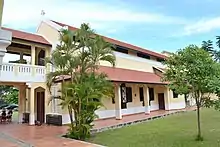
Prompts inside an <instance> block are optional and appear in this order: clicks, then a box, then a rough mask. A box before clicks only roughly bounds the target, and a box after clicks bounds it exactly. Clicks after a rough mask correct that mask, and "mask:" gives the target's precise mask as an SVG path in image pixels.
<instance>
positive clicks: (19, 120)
mask: <svg viewBox="0 0 220 147" xmlns="http://www.w3.org/2000/svg"><path fill="white" fill-rule="evenodd" d="M21 93H22V92H21V88H20V87H19V93H18V123H22V121H23V114H22V112H23V110H22V108H23V106H22V97H21V96H22V94H21Z"/></svg>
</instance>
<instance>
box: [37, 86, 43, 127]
mask: <svg viewBox="0 0 220 147" xmlns="http://www.w3.org/2000/svg"><path fill="white" fill-rule="evenodd" d="M35 103H36V107H35V108H36V109H35V112H36V115H35V116H36V118H35V120H36V121H39V122H41V123H44V122H45V89H43V88H42V87H38V88H36V89H35Z"/></svg>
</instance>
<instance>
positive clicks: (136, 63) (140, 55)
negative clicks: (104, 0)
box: [0, 20, 186, 125]
mask: <svg viewBox="0 0 220 147" xmlns="http://www.w3.org/2000/svg"><path fill="white" fill-rule="evenodd" d="M64 27H65V28H68V29H70V30H72V31H75V30H77V28H75V27H72V26H69V25H65V24H62V23H59V22H55V21H51V20H44V21H42V22H41V23H40V24H39V26H38V28H37V33H36V34H31V33H27V32H22V31H17V30H12V29H8V28H3V29H4V30H6V31H9V32H12V43H11V45H10V46H9V47H7V53H11V54H18V55H20V60H19V62H16V63H2V66H1V68H0V71H1V73H0V84H1V85H12V86H15V87H17V88H18V89H19V121H20V122H21V121H22V118H23V113H28V114H29V124H30V125H33V124H34V121H35V120H38V121H41V122H45V120H46V119H45V118H46V114H61V115H62V120H63V124H66V123H69V122H70V120H69V115H68V111H67V110H62V109H61V107H60V106H59V100H56V99H53V100H52V101H51V102H50V101H49V100H50V98H51V96H58V95H59V92H58V91H59V89H60V83H55V84H54V85H53V87H52V95H51V94H50V92H49V91H48V88H47V86H46V74H47V73H48V72H50V71H51V68H50V66H47V65H45V64H44V62H43V60H44V59H45V57H49V56H50V53H51V51H52V50H53V49H55V48H56V46H57V44H58V43H59V35H60V34H59V31H60V29H62V28H64ZM103 37H104V36H103ZM104 39H105V40H106V41H108V42H110V43H112V44H114V45H115V46H116V49H115V51H114V54H115V56H116V66H115V67H114V68H113V67H111V66H110V64H108V63H106V62H101V63H100V71H101V72H104V73H106V74H107V75H108V77H109V79H110V80H111V81H112V82H113V83H114V87H115V96H114V98H106V99H103V104H104V107H102V108H100V109H99V110H98V111H97V112H96V113H97V115H98V116H99V119H106V118H113V117H114V118H116V119H123V116H124V115H131V114H137V113H146V114H150V113H151V111H156V110H160V109H162V110H173V109H182V108H185V106H186V105H185V98H184V96H183V95H177V94H176V93H175V92H173V91H172V90H170V89H169V88H168V87H167V83H164V82H162V81H161V76H162V74H163V72H164V69H165V68H166V67H165V66H164V65H163V64H162V63H161V62H162V61H163V60H164V59H165V58H166V56H165V55H163V54H159V53H156V52H153V51H149V50H146V49H143V48H140V47H137V46H134V45H131V44H128V43H124V42H121V41H117V40H114V39H111V38H108V37H104ZM24 55H25V56H29V57H30V58H31V63H30V64H27V63H26V62H21V61H23V56H24Z"/></svg>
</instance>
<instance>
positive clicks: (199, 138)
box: [196, 104, 203, 141]
mask: <svg viewBox="0 0 220 147" xmlns="http://www.w3.org/2000/svg"><path fill="white" fill-rule="evenodd" d="M197 125H198V135H197V138H196V140H197V141H202V140H203V138H202V134H201V124H200V105H198V104H197Z"/></svg>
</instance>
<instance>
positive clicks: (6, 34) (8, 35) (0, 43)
mask: <svg viewBox="0 0 220 147" xmlns="http://www.w3.org/2000/svg"><path fill="white" fill-rule="evenodd" d="M3 8H4V0H0V72H1V65H2V62H3V57H4V56H5V53H6V52H7V50H6V48H7V47H8V46H9V45H10V44H11V40H12V32H10V31H6V30H3V29H2V16H3Z"/></svg>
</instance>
